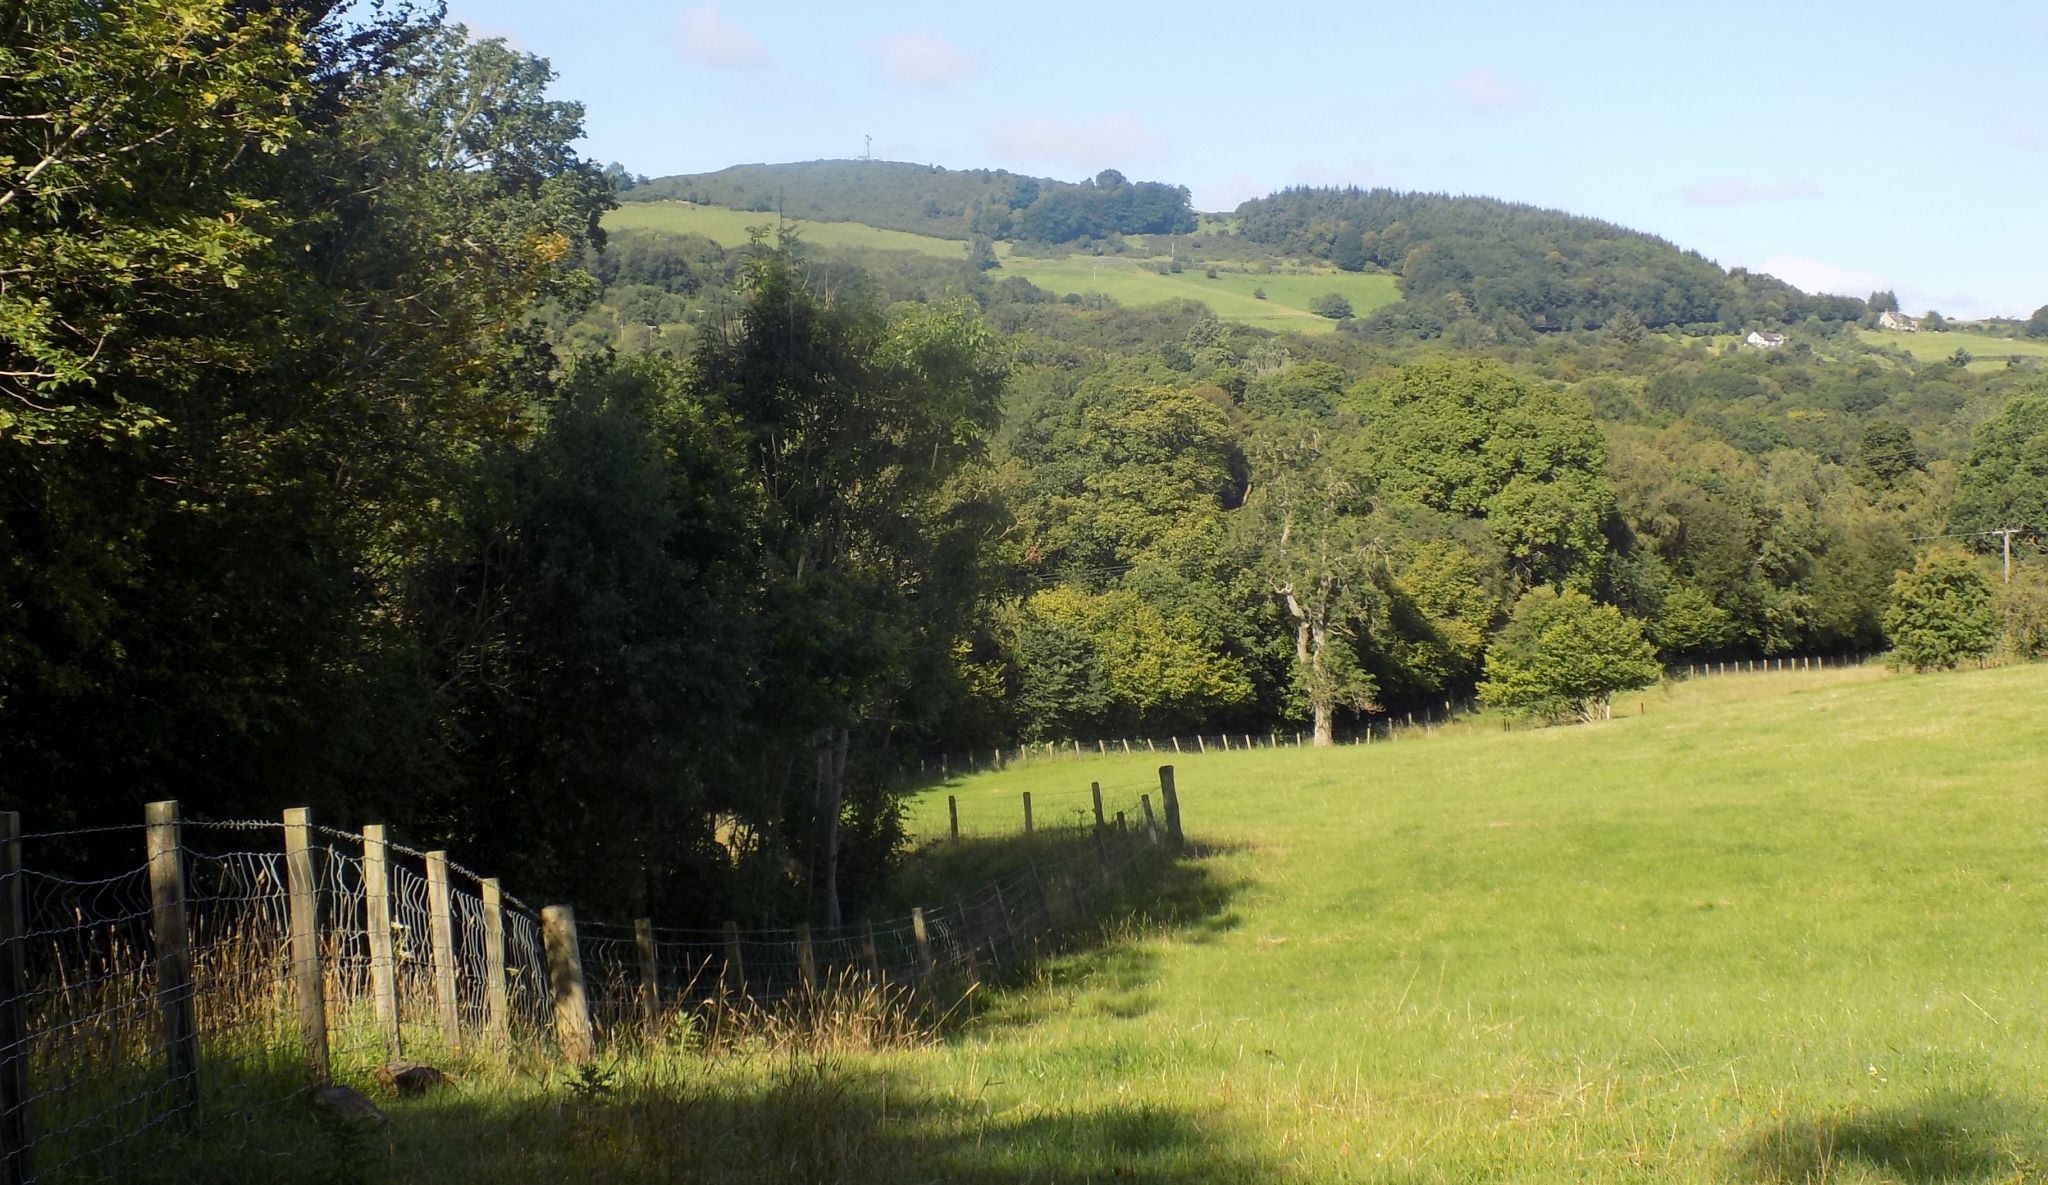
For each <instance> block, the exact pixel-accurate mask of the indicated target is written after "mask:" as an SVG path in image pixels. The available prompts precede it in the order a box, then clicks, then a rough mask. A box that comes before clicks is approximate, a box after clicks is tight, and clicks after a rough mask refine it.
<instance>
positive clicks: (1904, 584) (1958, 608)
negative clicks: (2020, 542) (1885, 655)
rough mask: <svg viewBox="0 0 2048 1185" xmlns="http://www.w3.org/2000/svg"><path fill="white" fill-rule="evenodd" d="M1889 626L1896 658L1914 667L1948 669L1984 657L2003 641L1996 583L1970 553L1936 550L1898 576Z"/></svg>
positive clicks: (1887, 618)
mask: <svg viewBox="0 0 2048 1185" xmlns="http://www.w3.org/2000/svg"><path fill="white" fill-rule="evenodd" d="M1884 628H1885V633H1886V634H1887V635H1889V636H1890V638H1891V641H1892V653H1891V661H1892V662H1893V663H1894V664H1895V665H1897V666H1902V667H1905V668H1907V669H1909V670H1915V671H1931V670H1947V669H1949V668H1951V667H1954V666H1956V665H1957V664H1959V663H1961V662H1962V661H1963V660H1965V659H1971V658H1982V657H1984V656H1985V655H1987V654H1989V653H1991V650H1992V647H1994V646H1995V645H1997V643H1998V619H1997V616H1996V614H1995V613H1994V612H1993V610H1992V594H1991V582H1990V581H1989V580H1987V579H1985V577H1984V572H1983V570H1982V569H1981V568H1979V567H1978V566H1977V562H1976V561H1975V560H1973V559H1971V558H1970V557H1969V556H1968V555H1967V554H1965V553H1963V552H1961V551H1957V550H1953V549H1946V548H1943V549H1937V550H1934V551H1930V552H1928V553H1927V554H1926V555H1923V556H1921V557H1920V559H1919V561H1918V562H1917V563H1915V564H1914V565H1913V570H1912V571H1910V572H1901V573H1899V577H1898V579H1897V580H1894V581H1892V604H1891V608H1889V609H1887V610H1886V611H1885V615H1884Z"/></svg>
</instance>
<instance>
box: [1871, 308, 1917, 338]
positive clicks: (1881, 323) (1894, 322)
mask: <svg viewBox="0 0 2048 1185" xmlns="http://www.w3.org/2000/svg"><path fill="white" fill-rule="evenodd" d="M1877 327H1878V328H1879V329H1891V330H1895V331H1897V332H1899V333H1918V332H1920V322H1918V321H1915V320H1914V319H1913V318H1911V317H1908V316H1907V315H1905V314H1904V313H1898V312H1893V311H1892V310H1891V309H1886V310H1885V311H1884V312H1882V313H1879V314H1878V315H1877Z"/></svg>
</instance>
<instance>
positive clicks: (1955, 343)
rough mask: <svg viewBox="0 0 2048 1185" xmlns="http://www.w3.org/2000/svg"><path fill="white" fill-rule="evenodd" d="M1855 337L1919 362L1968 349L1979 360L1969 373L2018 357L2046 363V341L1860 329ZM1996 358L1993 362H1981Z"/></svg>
mask: <svg viewBox="0 0 2048 1185" xmlns="http://www.w3.org/2000/svg"><path fill="white" fill-rule="evenodd" d="M1857 336H1858V337H1860V338H1862V339H1863V341H1864V342H1865V344H1868V345H1873V346H1890V347H1894V348H1896V349H1901V350H1904V351H1906V352H1907V353H1908V354H1911V355H1912V356H1913V357H1915V358H1917V359H1919V360H1920V361H1922V362H1940V361H1944V360H1946V359H1948V358H1950V357H1953V356H1954V355H1955V352H1956V351H1957V350H1959V349H1960V350H1968V351H1969V352H1970V353H1971V355H1973V356H1974V357H1976V358H1977V359H1979V361H1976V362H1972V363H1971V364H1970V369H1972V370H1992V369H1997V368H1999V367H2002V366H2004V365H2005V359H2006V358H2008V357H2010V356H2012V355H2015V354H2016V355H2018V356H2020V357H2022V358H2039V359H2041V360H2042V361H2043V363H2048V341H2043V340H2039V339H2034V338H2013V337H1992V336H1991V335H1989V334H1984V333H1970V332H1967V331H1961V330H1951V331H1947V332H1943V333H1892V332H1889V331H1887V330H1882V329H1863V330H1858V331H1857ZM1985 359H1996V361H1985Z"/></svg>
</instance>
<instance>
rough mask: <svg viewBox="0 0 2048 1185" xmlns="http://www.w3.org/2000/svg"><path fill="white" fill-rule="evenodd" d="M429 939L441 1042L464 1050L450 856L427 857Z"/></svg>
mask: <svg viewBox="0 0 2048 1185" xmlns="http://www.w3.org/2000/svg"><path fill="white" fill-rule="evenodd" d="M427 923H428V925H427V936H428V942H429V946H430V949H429V952H428V954H429V957H430V958H431V959H432V960H433V973H434V1015H435V1016H436V1017H437V1018H438V1019H439V1020H440V1022H441V1042H442V1044H443V1045H445V1046H446V1047H447V1048H449V1049H460V1048H462V1010H461V1004H460V1002H459V999H458V997H457V996H456V994H455V915H454V912H453V910H452V909H451V908H450V906H449V902H448V853H446V852H428V853H427Z"/></svg>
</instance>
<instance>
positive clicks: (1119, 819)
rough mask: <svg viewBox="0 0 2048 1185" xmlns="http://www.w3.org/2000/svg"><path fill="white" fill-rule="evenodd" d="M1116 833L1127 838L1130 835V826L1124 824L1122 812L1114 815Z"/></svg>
mask: <svg viewBox="0 0 2048 1185" xmlns="http://www.w3.org/2000/svg"><path fill="white" fill-rule="evenodd" d="M1116 833H1117V834H1118V835H1120V836H1128V835H1129V834H1130V833H1131V825H1130V824H1129V823H1126V822H1124V813H1123V812H1122V811H1118V812H1117V813H1116Z"/></svg>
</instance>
